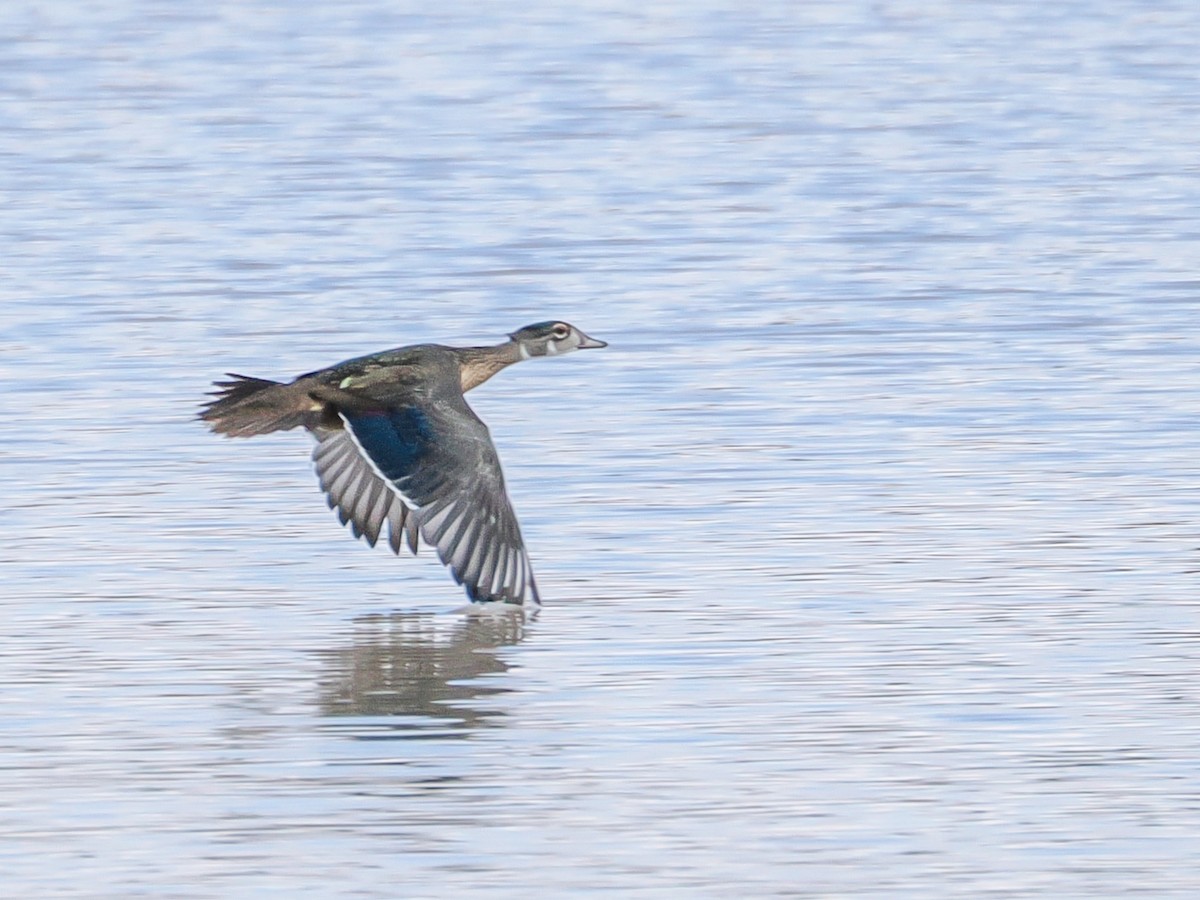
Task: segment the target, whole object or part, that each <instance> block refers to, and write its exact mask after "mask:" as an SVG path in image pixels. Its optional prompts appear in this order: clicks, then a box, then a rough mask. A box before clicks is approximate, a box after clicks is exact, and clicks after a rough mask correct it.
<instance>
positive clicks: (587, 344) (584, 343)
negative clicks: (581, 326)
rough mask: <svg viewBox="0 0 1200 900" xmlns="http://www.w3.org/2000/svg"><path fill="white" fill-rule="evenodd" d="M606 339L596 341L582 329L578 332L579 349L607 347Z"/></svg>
mask: <svg viewBox="0 0 1200 900" xmlns="http://www.w3.org/2000/svg"><path fill="white" fill-rule="evenodd" d="M607 346H608V341H598V340H596V339H595V338H594V337H588V336H587V335H586V334H584V333H583V332H582V331H581V332H579V349H580V350H599V349H600V348H601V347H607Z"/></svg>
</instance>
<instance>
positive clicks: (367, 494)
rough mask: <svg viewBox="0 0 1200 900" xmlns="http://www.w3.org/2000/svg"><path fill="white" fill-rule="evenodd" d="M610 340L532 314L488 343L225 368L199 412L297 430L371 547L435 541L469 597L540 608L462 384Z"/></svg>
mask: <svg viewBox="0 0 1200 900" xmlns="http://www.w3.org/2000/svg"><path fill="white" fill-rule="evenodd" d="M606 346H608V345H607V344H606V343H605V342H604V341H598V340H596V339H595V338H591V337H588V336H587V335H586V334H584V333H583V332H582V331H580V330H579V329H578V328H575V327H574V326H572V325H568V324H567V323H566V322H539V323H537V324H536V325H527V326H525V327H524V328H522V329H520V330H519V331H514V332H513V333H512V334H511V335H509V337H508V340H507V341H504V342H503V343H500V344H496V345H495V346H489V347H443V346H441V345H440V344H416V345H413V346H411V347H398V348H396V349H394V350H384V351H382V352H380V353H372V354H370V355H369V356H360V357H356V358H354V359H348V360H346V361H345V362H340V363H338V364H337V365H333V366H330V367H329V368H326V369H319V370H318V371H316V372H309V373H308V374H307V375H301V376H299V377H298V378H296V379H294V380H292V381H290V382H287V383H282V382H278V381H269V380H267V379H265V378H251V377H249V376H246V375H235V374H233V373H229V374H228V377H229V379H230V380H229V381H218V382H216V383H215V387H216V388H217V390H216V391H214V392H213V393H212V395H211V396H213V397H214V398H215V399H213V400H210V401H208V402H207V403H206V404H205V405H204V408H203V409H202V410H201V412H200V414H199V418H200V419H201V420H203V421H204V422H206V423H208V426H209V427H210V428H211V429H212V430H213V431H215V432H217V433H218V434H224V435H227V436H229V437H253V436H254V435H258V434H270V433H271V432H274V431H286V430H288V429H292V428H301V427H302V428H305V429H307V430H308V432H309V434H311V435H312V436H313V438H315V439H316V442H317V443H316V447H315V448H314V449H313V454H312V458H313V463H314V465H315V467H316V471H317V477H318V479H319V480H320V483H321V489H322V490H323V491H324V492H325V494H326V496H327V498H328V501H329V506H330V508H331V509H336V510H337V513H338V517H339V518H340V519H341V521H342V524H343V525H345V524H347V523H349V525H350V529H351V531H353V533H354V536H355V537H361V538H364V539H365V540H366V541H367V543H368V544H370V545H371V546H372V547H373V546H375V543H376V542H377V541H378V540H379V537H380V535H382V534H383V532H384V529H385V526H386V530H387V539H388V544H389V545H390V546H391V548H392V551H393V552H394V553H396V554H399V553H400V548H401V547H402V546H403V545H405V544H407V545H408V548H409V549H410V550H411V551H412V552H413V553H416V552H417V547H418V545H419V542H420V540H422V539H423V540H424V541H425V543H427V544H431V545H433V547H435V548H436V550H437V554H438V557H439V558H440V559H441V561H442V563H443V564H444V565H446V566H447V567H448V568H449V569H450V573H451V574H452V575H453V576H454V580H455V581H457V582H458V583H459V584H461V585H463V586H464V587H465V588H466V592H467V596H468V597H470V598H471V601H472V602H474V603H488V602H502V603H511V604H517V605H523V604H530V605H533V606H538V605H540V604H541V599H540V598H539V597H538V590H537V583H536V582H535V581H534V577H533V569H532V568H531V567H530V565H529V555H528V554H527V553H526V551H525V542H524V541H523V540H522V538H521V529H520V527H519V526H518V524H517V517H516V514H515V513H514V512H513V508H512V503H511V501H510V500H509V498H508V493H507V492H506V491H505V488H504V475H503V473H502V472H501V470H500V458H499V457H498V456H497V454H496V448H495V446H494V445H493V444H492V438H491V435H490V434H489V432H488V428H487V426H486V425H485V424H484V423H483V421H482V420H481V419H480V418H479V417H478V416H477V415H475V412H474V411H473V410H472V409H471V407H470V406H468V405H467V401H466V399H465V398H464V396H463V395H464V394H465V393H466V392H467V391H469V390H471V389H472V388H476V387H478V386H479V385H481V384H483V383H484V382H485V381H487V380H488V379H489V378H491V377H492V376H493V375H495V374H496V373H497V372H499V371H500V370H501V369H504V368H506V367H507V366H510V365H512V364H513V363H515V362H520V361H521V360H526V359H532V358H534V357H537V356H561V355H563V354H565V353H571V352H573V351H575V350H589V349H592V348H599V347H606Z"/></svg>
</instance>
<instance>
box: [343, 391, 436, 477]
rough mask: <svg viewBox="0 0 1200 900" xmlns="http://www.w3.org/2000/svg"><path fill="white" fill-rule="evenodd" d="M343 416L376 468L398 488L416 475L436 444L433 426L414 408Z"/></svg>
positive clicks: (426, 417)
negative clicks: (408, 478) (425, 457)
mask: <svg viewBox="0 0 1200 900" xmlns="http://www.w3.org/2000/svg"><path fill="white" fill-rule="evenodd" d="M342 415H343V417H344V418H345V420H346V423H347V424H348V425H349V426H350V429H351V431H353V433H354V439H355V440H356V441H357V442H358V445H359V446H360V447H361V448H362V450H363V452H364V453H365V454H367V456H369V457H370V458H371V462H372V463H374V464H375V468H376V469H378V470H379V473H380V474H381V475H383V476H384V477H385V478H387V479H388V480H389V481H391V482H393V483H394V484H396V485H397V486H400V485H401V482H402V481H403V480H404V479H405V478H406V477H408V476H410V475H412V474H413V473H414V472H415V471H416V469H417V467H418V466H419V465H420V464H421V460H422V458H423V457H424V456H425V455H426V454H427V453H428V452H429V450H430V447H431V445H432V443H433V439H434V438H433V423H432V422H430V420H429V417H428V416H427V415H426V414H425V413H424V412H422V411H421V410H419V409H417V408H415V407H412V406H407V407H402V408H400V409H388V410H379V411H378V412H375V411H372V412H366V413H354V414H347V413H343V414H342Z"/></svg>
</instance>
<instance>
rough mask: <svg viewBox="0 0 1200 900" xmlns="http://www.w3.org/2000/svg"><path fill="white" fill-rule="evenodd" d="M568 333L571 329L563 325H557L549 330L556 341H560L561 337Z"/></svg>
mask: <svg viewBox="0 0 1200 900" xmlns="http://www.w3.org/2000/svg"><path fill="white" fill-rule="evenodd" d="M570 333H571V329H569V328H567V327H566V326H565V325H559V326H557V327H556V328H555V329H554V331H552V332H551V335H552V336H553V337H554V339H555V340H556V341H561V340H562V339H563V338H565V337H566V336H567V335H569V334H570Z"/></svg>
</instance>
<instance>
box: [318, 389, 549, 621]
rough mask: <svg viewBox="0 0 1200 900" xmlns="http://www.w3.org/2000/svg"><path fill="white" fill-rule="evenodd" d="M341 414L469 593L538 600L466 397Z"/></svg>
mask: <svg viewBox="0 0 1200 900" xmlns="http://www.w3.org/2000/svg"><path fill="white" fill-rule="evenodd" d="M339 414H340V416H341V418H342V421H343V422H345V424H346V433H347V434H348V435H349V437H350V438H352V439H353V442H354V444H355V445H356V447H357V449H358V450H359V451H360V452H361V457H360V458H362V459H365V460H369V461H370V462H369V467H370V470H371V473H372V474H373V475H376V476H377V477H381V478H383V479H386V480H387V482H388V483H389V484H390V485H391V486H392V488H394V490H395V492H396V493H397V494H398V495H399V497H400V498H402V499H403V502H404V503H405V504H406V505H407V506H408V511H409V515H410V516H411V517H412V519H414V520H415V521H416V524H417V525H418V526H419V527H420V530H421V535H422V536H423V537H424V538H425V540H426V542H428V543H430V544H433V546H435V547H436V548H437V552H438V557H439V558H440V559H441V560H442V562H443V563H444V564H445V565H446V566H448V567H449V569H450V572H451V574H453V575H454V579H455V581H457V582H458V583H459V584H461V585H463V586H464V587H465V588H466V590H467V596H469V597H470V598H471V599H472V600H473V601H476V602H482V601H488V600H498V601H504V602H507V603H517V604H521V603H532V604H534V605H537V604H539V603H540V600H539V599H538V593H537V585H536V583H535V582H534V578H533V569H532V568H531V566H530V564H529V556H528V554H526V552H525V544H524V542H523V541H522V539H521V529H520V527H519V526H518V525H517V517H516V513H514V512H513V508H512V504H511V502H509V499H508V494H507V492H506V491H505V488H504V475H503V473H502V472H501V471H500V459H499V457H498V456H497V455H496V448H495V447H494V446H493V444H492V438H491V435H490V434H489V433H488V429H487V426H486V425H484V424H483V422H482V421H480V419H479V417H478V416H476V415H475V414H474V412H472V411H471V408H470V407H469V406H467V404H466V401H465V400H462V399H461V397H459V398H457V402H453V403H451V402H442V403H438V404H436V405H435V406H433V407H432V408H425V407H419V406H415V405H397V406H389V407H387V408H381V409H366V410H362V409H360V410H353V411H350V410H345V409H343V410H341V411H340V413H339ZM330 496H331V497H332V496H333V493H332V491H331V492H330ZM359 508H368V509H370V510H371V512H370V515H368V516H367V517H366V518H364V521H366V522H370V521H374V517H376V516H378V512H377V511H376V508H375V507H374V506H369V504H367V503H357V504H356V505H355V506H354V509H355V510H358V509H359ZM351 520H352V521H357V519H356V518H355V517H354V516H353V515H352V516H351ZM376 533H378V532H376Z"/></svg>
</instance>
